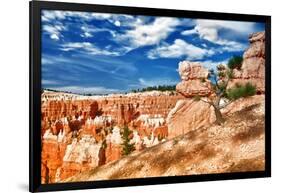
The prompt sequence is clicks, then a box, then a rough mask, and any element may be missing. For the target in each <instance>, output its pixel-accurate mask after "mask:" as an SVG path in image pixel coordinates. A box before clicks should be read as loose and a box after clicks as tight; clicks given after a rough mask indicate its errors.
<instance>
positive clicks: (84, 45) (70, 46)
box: [61, 42, 120, 56]
mask: <svg viewBox="0 0 281 193" xmlns="http://www.w3.org/2000/svg"><path fill="white" fill-rule="evenodd" d="M61 50H63V51H71V50H80V51H84V52H86V53H88V54H91V55H107V56H119V55H120V53H119V52H117V51H111V50H106V49H100V48H98V47H96V46H94V45H93V44H92V43H90V42H69V43H66V44H63V45H62V48H61Z"/></svg>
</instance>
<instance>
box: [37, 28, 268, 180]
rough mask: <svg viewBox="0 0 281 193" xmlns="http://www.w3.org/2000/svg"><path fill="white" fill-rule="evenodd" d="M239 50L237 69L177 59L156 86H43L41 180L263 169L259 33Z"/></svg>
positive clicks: (262, 49)
mask: <svg viewBox="0 0 281 193" xmlns="http://www.w3.org/2000/svg"><path fill="white" fill-rule="evenodd" d="M175 42H179V41H175ZM247 43H248V47H247V48H245V49H243V53H242V55H243V56H242V57H241V61H240V62H236V63H234V64H235V65H237V66H238V67H237V66H234V67H233V66H230V64H231V62H228V61H227V62H225V63H218V64H216V65H215V67H213V69H211V68H207V67H206V65H205V64H206V63H208V61H206V62H202V61H197V60H191V59H188V58H185V59H184V60H179V61H178V62H177V63H176V64H175V65H176V66H177V67H176V68H174V69H173V72H174V73H176V76H178V78H179V79H177V82H172V83H171V84H169V82H163V84H161V82H160V83H157V85H158V87H157V86H155V85H151V84H147V85H146V87H144V86H143V87H141V88H142V89H139V88H137V89H134V90H132V89H131V90H128V91H126V92H118V90H117V89H115V90H113V89H111V90H112V92H110V93H104V94H85V93H78V92H75V91H73V92H68V91H66V90H64V89H59V88H58V89H55V88H52V89H48V87H46V89H43V90H42V96H41V142H42V143H41V147H42V152H41V182H42V183H43V184H49V183H63V182H78V181H96V180H112V179H126V178H145V177H159V176H178V175H193V174H212V173H229V172H246V171H264V169H265V129H266V128H265V122H264V119H265V110H264V109H265V95H264V94H265V32H264V31H261V32H255V33H251V34H248V35H247ZM84 46H86V47H87V45H84ZM76 47H79V46H77V45H76ZM173 48H175V49H177V48H176V47H173ZM65 49H66V47H65ZM69 49H70V48H69ZM89 49H90V48H89ZM91 49H92V48H91ZM193 49H194V48H193ZM162 50H163V49H162ZM91 51H93V50H91ZM155 53H156V52H152V55H153V54H155ZM206 53H208V52H206ZM106 54H107V53H106ZM152 55H150V56H151V57H152ZM153 57H155V56H154V55H153ZM228 58H230V57H228ZM234 59H235V57H234ZM143 68H144V67H143ZM126 69H127V70H131V71H132V72H133V71H134V70H135V69H132V68H130V67H126ZM84 70H86V67H85V69H84ZM157 73H158V71H157ZM160 73H163V74H164V75H166V74H165V73H164V70H163V71H160V70H159V74H160ZM120 81H121V80H120ZM109 82H110V81H109ZM139 82H140V84H143V85H144V84H145V83H150V82H148V81H145V80H144V79H142V78H140V79H139ZM48 83H51V82H50V81H49V82H48ZM111 84H114V83H111ZM159 85H160V86H161V85H166V86H163V87H161V89H160V87H159ZM167 85H169V87H168V86H167ZM72 88H73V87H72ZM75 88H76V87H75ZM144 88H146V89H144Z"/></svg>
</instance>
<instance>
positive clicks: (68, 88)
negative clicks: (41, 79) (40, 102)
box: [50, 86, 120, 94]
mask: <svg viewBox="0 0 281 193" xmlns="http://www.w3.org/2000/svg"><path fill="white" fill-rule="evenodd" d="M50 89H54V90H58V91H68V92H73V93H81V94H87V93H91V94H111V93H119V92H120V90H119V89H113V88H105V87H103V86H96V87H81V86H64V87H54V88H50Z"/></svg>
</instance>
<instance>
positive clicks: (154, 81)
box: [138, 78, 178, 87]
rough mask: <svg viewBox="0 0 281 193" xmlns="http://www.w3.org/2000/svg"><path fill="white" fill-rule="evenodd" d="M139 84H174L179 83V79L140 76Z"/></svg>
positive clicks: (145, 85)
mask: <svg viewBox="0 0 281 193" xmlns="http://www.w3.org/2000/svg"><path fill="white" fill-rule="evenodd" d="M138 81H139V85H140V86H141V87H148V86H158V85H174V84H177V83H178V81H175V80H171V79H149V80H147V79H144V78H139V79H138Z"/></svg>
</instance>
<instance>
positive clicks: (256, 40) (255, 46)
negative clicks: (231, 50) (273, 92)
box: [229, 32, 265, 93]
mask: <svg viewBox="0 0 281 193" xmlns="http://www.w3.org/2000/svg"><path fill="white" fill-rule="evenodd" d="M249 42H250V46H249V48H248V49H247V50H246V51H245V52H244V55H243V63H242V67H241V71H238V70H235V73H234V79H233V80H232V81H231V82H230V84H229V87H232V86H233V85H235V84H236V83H240V84H245V83H246V82H250V83H252V84H253V85H255V86H256V88H257V91H258V92H259V93H264V91H265V79H264V78H265V32H257V33H254V34H251V35H250V37H249Z"/></svg>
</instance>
